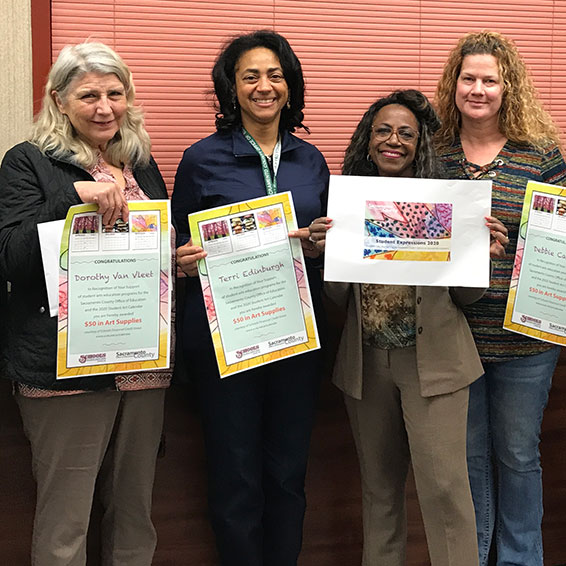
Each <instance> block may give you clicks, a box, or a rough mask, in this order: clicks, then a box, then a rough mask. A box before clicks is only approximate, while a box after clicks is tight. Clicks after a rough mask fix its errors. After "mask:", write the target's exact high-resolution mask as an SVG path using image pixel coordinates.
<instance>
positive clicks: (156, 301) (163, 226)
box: [57, 200, 171, 379]
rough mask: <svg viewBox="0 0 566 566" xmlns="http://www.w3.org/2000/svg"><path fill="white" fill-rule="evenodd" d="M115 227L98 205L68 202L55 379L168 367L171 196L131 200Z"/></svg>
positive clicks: (61, 273) (64, 234)
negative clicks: (104, 218)
mask: <svg viewBox="0 0 566 566" xmlns="http://www.w3.org/2000/svg"><path fill="white" fill-rule="evenodd" d="M128 206H129V209H130V216H129V218H128V219H127V221H123V220H122V219H118V221H117V222H116V223H115V224H114V226H112V227H111V228H108V227H105V226H103V224H102V217H101V215H99V214H97V212H96V211H97V205H93V204H83V205H78V206H73V207H71V208H70V209H69V212H68V214H67V218H66V220H65V227H64V229H63V238H62V241H61V255H60V261H59V264H60V270H59V331H58V356H57V378H58V379H66V378H70V377H87V376H89V375H101V374H107V373H128V372H141V371H150V370H155V369H161V368H168V367H169V353H170V329H171V327H170V323H171V224H170V218H171V213H170V208H169V202H168V201H164V200H163V201H160V200H148V201H130V202H128Z"/></svg>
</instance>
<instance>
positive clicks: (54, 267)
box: [37, 220, 65, 316]
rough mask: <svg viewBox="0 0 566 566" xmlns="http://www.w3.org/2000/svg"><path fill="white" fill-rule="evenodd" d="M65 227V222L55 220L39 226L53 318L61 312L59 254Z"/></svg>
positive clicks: (40, 243)
mask: <svg viewBox="0 0 566 566" xmlns="http://www.w3.org/2000/svg"><path fill="white" fill-rule="evenodd" d="M64 226H65V220H54V221H53V222H44V223H42V224H38V225H37V231H38V233H39V245H40V247H41V259H42V261H43V272H44V273H45V285H46V287H47V298H48V300H49V313H50V315H51V316H57V314H58V312H59V254H60V253H61V238H62V237H63V227H64Z"/></svg>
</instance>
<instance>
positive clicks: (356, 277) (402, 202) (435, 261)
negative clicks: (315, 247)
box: [324, 175, 491, 287]
mask: <svg viewBox="0 0 566 566" xmlns="http://www.w3.org/2000/svg"><path fill="white" fill-rule="evenodd" d="M490 210H491V181H468V180H437V179H411V178H401V177H395V178H392V177H355V176H341V175H332V176H331V177H330V189H329V198H328V216H329V217H330V218H331V219H332V220H333V226H332V228H331V229H330V230H329V231H328V232H327V236H326V250H325V262H324V278H325V280H326V281H345V282H357V283H383V284H396V285H438V286H465V287H488V286H489V230H488V228H487V227H486V226H485V217H486V216H489V215H490ZM430 252H433V253H430Z"/></svg>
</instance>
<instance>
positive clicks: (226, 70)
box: [212, 30, 309, 132]
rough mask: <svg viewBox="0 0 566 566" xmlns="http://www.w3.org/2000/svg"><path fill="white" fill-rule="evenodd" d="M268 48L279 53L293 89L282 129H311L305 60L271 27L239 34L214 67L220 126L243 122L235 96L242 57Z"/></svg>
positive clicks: (231, 126)
mask: <svg viewBox="0 0 566 566" xmlns="http://www.w3.org/2000/svg"><path fill="white" fill-rule="evenodd" d="M256 47H265V48H266V49H270V50H271V51H273V53H275V55H277V58H278V59H279V62H280V63H281V68H282V69H283V76H284V77H285V81H286V82H287V87H288V88H289V100H290V106H291V107H290V108H287V105H285V106H284V107H283V109H282V110H281V120H280V122H279V130H280V131H288V132H294V131H295V129H296V128H303V129H304V130H305V131H307V132H309V129H308V128H307V127H306V126H305V125H304V124H303V119H304V114H303V108H304V107H305V81H304V79H303V70H302V68H301V63H300V61H299V59H298V58H297V56H296V55H295V53H294V51H293V49H292V48H291V46H290V45H289V42H288V41H287V40H286V39H285V38H284V37H283V36H281V35H279V34H278V33H275V32H274V31H271V30H258V31H254V32H252V33H248V34H245V35H239V36H237V37H235V38H233V39H231V40H229V41H228V42H226V44H225V45H224V47H223V48H222V51H221V52H220V55H219V56H218V58H217V59H216V63H215V64H214V67H213V69H212V80H213V82H214V95H215V96H216V104H215V109H216V129H217V130H218V131H228V130H234V129H236V128H238V127H240V126H241V125H242V116H241V112H240V107H239V105H238V100H237V98H236V96H235V83H236V78H235V69H236V63H237V62H238V59H239V58H240V57H241V56H242V55H243V54H244V53H245V52H246V51H250V49H255V48H256Z"/></svg>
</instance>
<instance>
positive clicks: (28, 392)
mask: <svg viewBox="0 0 566 566" xmlns="http://www.w3.org/2000/svg"><path fill="white" fill-rule="evenodd" d="M88 172H89V173H90V174H91V175H92V177H93V178H94V180H95V181H97V182H104V183H115V182H116V178H115V177H114V175H112V172H111V171H110V169H108V167H106V164H105V162H104V160H103V159H102V156H101V155H99V156H98V161H97V163H96V164H95V165H94V166H93V167H91V168H90V169H88ZM122 174H123V175H124V181H125V187H124V189H123V192H124V196H125V197H126V200H149V197H148V196H147V195H146V194H145V193H144V192H143V191H142V190H141V188H140V187H139V185H138V183H137V181H136V179H135V178H134V174H133V172H132V170H131V168H130V167H129V166H128V165H126V166H125V167H124V169H123V170H122ZM171 249H172V250H173V253H172V254H171V274H172V277H171V281H172V282H173V281H174V274H175V254H174V250H175V230H174V229H173V228H171ZM171 304H172V305H175V294H174V288H173V292H172V293H171ZM174 328H175V308H174V307H173V308H172V309H171V331H172V332H174ZM174 344H175V336H174V335H172V336H171V356H170V359H171V362H172V361H173V359H174V351H173V346H174ZM171 374H172V370H171V369H161V370H156V371H148V372H145V371H144V372H140V373H124V374H117V375H115V376H114V383H115V385H116V389H117V390H118V391H140V390H143V389H163V388H166V387H169V384H170V382H171ZM16 386H17V389H18V393H19V394H20V395H22V396H24V397H59V396H63V395H78V394H80V393H89V392H88V391H82V390H69V391H52V390H50V389H42V388H40V387H34V386H32V385H26V384H23V383H18V384H16Z"/></svg>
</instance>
